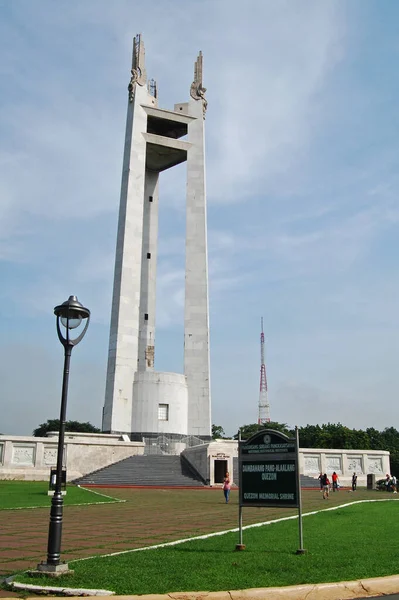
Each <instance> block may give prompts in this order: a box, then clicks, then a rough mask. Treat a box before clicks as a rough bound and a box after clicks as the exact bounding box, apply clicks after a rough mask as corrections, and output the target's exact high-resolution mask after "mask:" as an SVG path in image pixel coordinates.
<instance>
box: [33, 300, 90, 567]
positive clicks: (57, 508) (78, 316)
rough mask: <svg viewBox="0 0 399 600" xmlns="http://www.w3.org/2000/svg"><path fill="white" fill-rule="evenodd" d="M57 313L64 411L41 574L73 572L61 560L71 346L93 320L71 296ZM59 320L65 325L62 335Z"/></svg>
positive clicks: (62, 407)
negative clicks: (74, 334)
mask: <svg viewBox="0 0 399 600" xmlns="http://www.w3.org/2000/svg"><path fill="white" fill-rule="evenodd" d="M54 314H55V315H56V316H57V334H58V338H59V340H60V342H61V344H62V345H63V346H64V371H63V378H62V393H61V410H60V431H59V435H58V446H57V467H56V480H55V489H54V494H53V497H52V499H51V510H50V524H49V532H48V543H47V561H46V562H41V563H40V564H39V565H38V566H37V569H38V571H40V572H42V573H48V574H49V575H53V576H54V575H63V574H65V573H70V572H71V571H69V568H68V564H67V563H61V561H60V558H61V538H62V517H63V508H64V499H63V497H62V463H63V455H64V438H65V423H66V407H67V399H68V383H69V365H70V362H71V354H72V348H73V347H74V346H76V345H77V344H78V343H79V342H80V341H81V340H82V339H83V336H84V335H85V333H86V331H87V328H88V326H89V321H90V311H89V309H88V308H85V307H84V306H83V305H82V304H81V303H80V302H79V301H78V299H77V298H76V296H70V297H69V299H68V300H67V301H66V302H64V303H63V304H60V305H59V306H56V307H55V309H54ZM82 321H86V323H85V326H84V328H83V330H82V331H81V333H80V335H78V337H77V338H75V339H71V337H70V330H72V329H75V328H76V327H79V325H81V323H82ZM60 323H61V325H63V327H64V328H65V336H64V335H63V333H62V331H61V328H60Z"/></svg>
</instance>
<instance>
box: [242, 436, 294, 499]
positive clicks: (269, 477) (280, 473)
mask: <svg viewBox="0 0 399 600" xmlns="http://www.w3.org/2000/svg"><path fill="white" fill-rule="evenodd" d="M239 474H240V505H241V506H279V507H291V508H292V507H294V508H297V507H298V506H299V473H298V456H297V444H296V440H295V438H289V437H287V436H286V435H284V434H283V433H280V432H278V431H274V430H263V431H261V432H259V433H257V434H255V435H254V436H252V437H251V438H250V439H249V440H247V441H245V442H240V445H239Z"/></svg>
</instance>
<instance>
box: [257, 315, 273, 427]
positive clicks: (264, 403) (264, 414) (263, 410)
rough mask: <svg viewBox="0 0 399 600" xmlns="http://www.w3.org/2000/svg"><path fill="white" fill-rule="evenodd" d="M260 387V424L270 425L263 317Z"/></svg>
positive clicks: (261, 321)
mask: <svg viewBox="0 0 399 600" xmlns="http://www.w3.org/2000/svg"><path fill="white" fill-rule="evenodd" d="M260 323H261V333H260V385H259V411H258V424H259V425H263V424H265V423H270V404H269V400H268V398H267V378H266V365H265V334H264V332H263V317H262V318H261V320H260Z"/></svg>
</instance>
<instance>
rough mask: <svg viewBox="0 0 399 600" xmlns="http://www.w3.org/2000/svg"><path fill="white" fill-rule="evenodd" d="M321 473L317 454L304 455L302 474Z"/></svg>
mask: <svg viewBox="0 0 399 600" xmlns="http://www.w3.org/2000/svg"><path fill="white" fill-rule="evenodd" d="M320 471H321V460H320V455H319V454H315V455H313V456H312V455H310V456H308V455H305V456H304V473H305V474H307V473H309V474H310V473H312V474H314V473H317V474H319V473H320Z"/></svg>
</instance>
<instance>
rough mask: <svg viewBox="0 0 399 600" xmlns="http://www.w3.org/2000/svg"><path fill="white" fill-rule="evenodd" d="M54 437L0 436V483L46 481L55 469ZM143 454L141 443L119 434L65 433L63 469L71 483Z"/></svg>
mask: <svg viewBox="0 0 399 600" xmlns="http://www.w3.org/2000/svg"><path fill="white" fill-rule="evenodd" d="M57 443H58V434H57V433H52V434H51V435H50V437H44V438H39V437H31V436H26V437H25V436H6V435H0V480H1V479H19V480H26V481H48V480H49V476H50V469H51V468H52V467H55V466H56V461H57ZM143 453H144V444H143V443H142V442H130V441H124V440H122V438H121V436H120V435H112V434H111V435H108V434H103V435H101V436H100V435H99V434H90V433H89V434H87V433H66V434H65V444H64V457H63V462H64V466H66V469H67V479H68V481H71V480H72V479H76V478H78V477H82V476H83V475H86V474H87V473H91V472H92V471H96V470H97V469H101V468H103V467H106V466H108V465H111V464H113V463H116V462H118V461H120V460H123V459H124V458H128V457H129V456H133V455H135V454H143Z"/></svg>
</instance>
